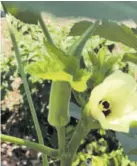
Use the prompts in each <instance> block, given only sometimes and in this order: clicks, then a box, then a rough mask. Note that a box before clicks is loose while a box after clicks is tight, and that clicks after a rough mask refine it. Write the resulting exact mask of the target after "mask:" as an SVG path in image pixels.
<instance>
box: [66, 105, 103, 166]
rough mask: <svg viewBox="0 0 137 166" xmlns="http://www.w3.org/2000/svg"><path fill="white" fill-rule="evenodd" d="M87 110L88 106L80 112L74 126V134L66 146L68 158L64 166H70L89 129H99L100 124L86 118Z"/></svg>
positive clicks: (88, 117) (90, 118)
mask: <svg viewBox="0 0 137 166" xmlns="http://www.w3.org/2000/svg"><path fill="white" fill-rule="evenodd" d="M88 110H89V106H88V104H87V105H86V106H85V108H84V110H83V112H82V116H81V119H80V120H79V122H78V124H77V126H76V129H75V132H74V134H73V136H72V138H71V140H70V142H69V144H68V146H67V148H68V154H69V157H68V158H67V160H66V163H65V166H71V164H72V162H73V160H74V157H75V155H76V152H77V150H78V147H79V146H80V143H81V141H82V139H84V137H85V136H86V135H87V134H88V133H89V131H90V130H91V129H98V128H100V124H99V123H98V122H97V121H95V120H93V119H92V117H90V116H88Z"/></svg>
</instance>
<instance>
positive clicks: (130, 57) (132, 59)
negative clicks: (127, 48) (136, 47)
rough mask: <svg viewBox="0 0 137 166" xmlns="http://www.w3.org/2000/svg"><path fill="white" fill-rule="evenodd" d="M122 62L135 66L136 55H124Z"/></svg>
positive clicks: (136, 61)
mask: <svg viewBox="0 0 137 166" xmlns="http://www.w3.org/2000/svg"><path fill="white" fill-rule="evenodd" d="M123 61H130V62H133V63H135V64H137V53H126V54H124V56H123Z"/></svg>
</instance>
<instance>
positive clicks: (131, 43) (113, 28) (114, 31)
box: [69, 21, 137, 50]
mask: <svg viewBox="0 0 137 166" xmlns="http://www.w3.org/2000/svg"><path fill="white" fill-rule="evenodd" d="M82 24H86V26H85V29H84V28H83V33H84V32H85V31H86V29H87V28H88V27H89V26H90V25H91V24H92V22H90V21H85V22H80V23H79V24H78V23H77V24H74V26H73V27H72V28H71V31H70V33H69V35H70V36H76V35H81V34H82V31H81V30H80V31H79V28H78V26H77V25H79V26H83V25H82ZM94 35H99V36H100V37H103V38H106V39H108V40H111V41H116V42H121V43H123V44H125V45H126V46H128V47H131V48H134V49H136V50H137V37H136V35H135V34H134V33H133V31H132V30H131V29H130V28H129V27H127V26H125V25H123V24H121V25H118V24H117V23H114V22H109V21H103V22H102V24H101V25H100V26H98V27H97V28H96V30H95V32H94Z"/></svg>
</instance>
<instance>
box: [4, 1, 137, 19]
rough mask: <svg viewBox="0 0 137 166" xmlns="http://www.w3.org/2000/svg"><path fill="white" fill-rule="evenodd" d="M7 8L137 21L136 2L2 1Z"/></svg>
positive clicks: (66, 15)
mask: <svg viewBox="0 0 137 166" xmlns="http://www.w3.org/2000/svg"><path fill="white" fill-rule="evenodd" d="M3 3H5V5H6V6H8V7H9V8H10V7H11V6H14V7H16V8H18V10H19V11H20V12H22V17H23V12H25V11H34V12H35V13H36V12H48V13H51V14H53V15H55V16H56V17H67V18H68V17H77V18H78V17H84V18H87V17H88V18H95V19H111V20H127V19H133V20H135V21H136V20H137V18H136V16H137V10H136V9H137V3H136V2H132V1H130V2H124V1H123V2H117V1H116V2H111V1H110V2H108V1H106V2H105V1H102V2H99V1H83V2H79V1H77V2H74V1H73V2H70V1H64V2H62V1H57V2H54V1H42V2H41V1H35V2H33V1H32V2H31V1H23V2H22V1H4V2H3Z"/></svg>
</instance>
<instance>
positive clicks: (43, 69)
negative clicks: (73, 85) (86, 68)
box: [26, 58, 72, 81]
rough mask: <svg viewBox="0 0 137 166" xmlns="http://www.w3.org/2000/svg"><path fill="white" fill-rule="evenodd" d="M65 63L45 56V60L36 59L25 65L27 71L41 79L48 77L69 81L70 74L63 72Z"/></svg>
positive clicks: (54, 79) (70, 78)
mask: <svg viewBox="0 0 137 166" xmlns="http://www.w3.org/2000/svg"><path fill="white" fill-rule="evenodd" d="M64 69H65V65H64V64H63V63H61V62H60V61H58V60H57V59H56V60H51V59H49V58H46V60H45V61H37V62H34V63H31V64H30V65H28V67H27V69H26V70H27V72H28V73H30V74H31V75H33V76H35V77H39V78H41V79H49V80H53V81H59V80H62V81H71V80H72V75H70V74H69V73H66V72H65V70H64Z"/></svg>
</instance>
